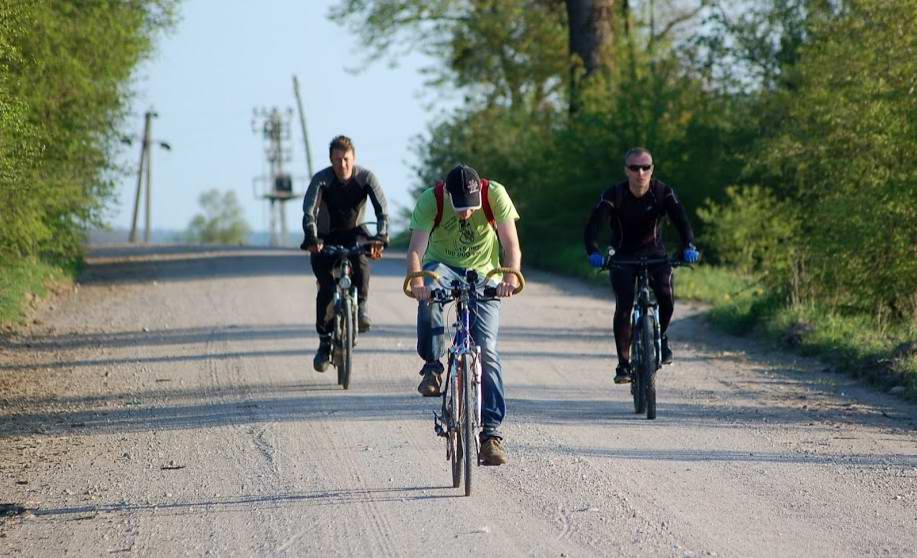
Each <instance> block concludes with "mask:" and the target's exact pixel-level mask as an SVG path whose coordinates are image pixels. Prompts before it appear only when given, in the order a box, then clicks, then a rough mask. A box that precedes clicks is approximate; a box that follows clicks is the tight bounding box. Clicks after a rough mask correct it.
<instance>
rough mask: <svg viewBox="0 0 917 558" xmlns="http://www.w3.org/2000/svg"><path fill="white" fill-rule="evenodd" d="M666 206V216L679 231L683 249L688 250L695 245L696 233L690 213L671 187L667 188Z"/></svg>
mask: <svg viewBox="0 0 917 558" xmlns="http://www.w3.org/2000/svg"><path fill="white" fill-rule="evenodd" d="M664 206H665V211H666V214H667V215H668V216H669V219H670V220H671V221H672V224H673V225H675V228H676V229H678V235H679V236H681V247H682V249H684V248H687V246H688V245H689V244H694V231H693V230H692V229H691V223H690V222H689V221H688V213H687V212H686V211H685V206H683V205H681V202H679V201H678V197H677V196H676V195H675V190H672V188H671V187H670V186H667V187H666V191H665V202H664Z"/></svg>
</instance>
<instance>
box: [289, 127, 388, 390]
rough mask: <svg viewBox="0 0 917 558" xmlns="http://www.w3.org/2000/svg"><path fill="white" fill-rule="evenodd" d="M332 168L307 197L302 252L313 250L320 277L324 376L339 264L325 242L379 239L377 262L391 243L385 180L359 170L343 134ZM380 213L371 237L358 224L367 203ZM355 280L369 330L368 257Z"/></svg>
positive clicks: (319, 365) (357, 264) (362, 321)
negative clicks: (334, 270)
mask: <svg viewBox="0 0 917 558" xmlns="http://www.w3.org/2000/svg"><path fill="white" fill-rule="evenodd" d="M328 153H329V155H330V157H331V166H330V167H327V168H325V169H322V170H321V171H319V172H317V173H316V174H315V176H313V177H312V181H311V182H310V183H309V189H308V190H306V195H305V198H304V199H303V204H302V209H303V217H302V229H303V233H304V234H305V240H303V243H302V245H301V246H300V248H302V249H303V250H308V251H309V252H311V260H312V272H313V273H315V277H316V279H318V293H317V294H316V296H315V313H316V316H315V329H316V330H317V331H318V335H319V346H318V352H316V354H315V358H314V360H313V361H312V365H313V367H314V368H315V370H317V371H318V372H324V371H325V370H327V368H328V365H329V364H330V362H331V330H332V328H333V323H334V310H333V308H331V303H332V299H333V298H334V289H335V281H334V277H332V268H333V267H334V263H335V262H334V260H333V259H332V258H328V257H326V256H325V255H324V254H322V248H323V247H324V245H325V244H342V245H345V246H347V245H352V244H354V243H355V242H358V241H365V240H367V239H370V240H378V241H380V242H381V244H373V245H372V250H371V252H370V257H371V258H372V259H374V260H375V259H379V258H380V257H382V247H383V246H384V245H386V244H388V207H387V205H386V203H385V195H384V194H383V193H382V187H381V186H380V185H379V181H378V180H377V179H376V175H374V174H373V173H372V172H371V171H370V170H369V169H366V168H363V167H358V166H356V165H355V164H354V162H355V161H356V152H355V150H354V147H353V142H352V141H351V140H350V138H348V137H346V136H337V137H335V138H334V139H332V140H331V145H330V146H329V147H328ZM367 199H368V200H369V201H370V203H372V206H373V210H374V211H375V213H376V234H375V236H371V235H370V234H369V231H368V230H367V229H366V227H365V226H358V225H359V219H360V216H361V215H362V213H363V208H364V206H365V205H366V200H367ZM351 262H352V264H353V279H354V284H355V285H356V286H357V291H358V292H357V299H358V301H359V309H360V310H359V316H358V317H357V322H358V327H359V329H360V331H361V332H363V331H368V330H369V328H370V326H371V325H372V323H371V321H370V319H369V314H368V313H367V311H366V302H367V297H368V295H369V261H368V260H367V258H366V256H363V255H360V256H354V257H353V258H352V259H351Z"/></svg>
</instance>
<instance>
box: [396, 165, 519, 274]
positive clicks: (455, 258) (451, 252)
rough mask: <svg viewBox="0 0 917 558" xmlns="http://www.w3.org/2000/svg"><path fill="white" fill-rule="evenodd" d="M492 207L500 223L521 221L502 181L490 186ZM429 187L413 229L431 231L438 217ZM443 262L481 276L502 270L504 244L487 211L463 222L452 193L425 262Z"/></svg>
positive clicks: (416, 209)
mask: <svg viewBox="0 0 917 558" xmlns="http://www.w3.org/2000/svg"><path fill="white" fill-rule="evenodd" d="M488 188H489V191H488V199H489V200H490V208H491V209H492V210H493V213H494V221H496V222H497V224H500V223H506V222H508V221H510V220H516V219H519V214H518V213H516V208H515V207H514V206H513V201H512V200H511V199H509V194H507V193H506V188H504V187H503V185H502V184H500V183H499V182H494V181H493V180H491V181H490V184H489V186H488ZM433 190H434V189H433V188H427V189H426V190H424V191H423V193H422V194H420V197H419V198H418V199H417V205H415V206H414V213H413V214H412V215H411V230H412V231H413V230H422V231H427V232H429V231H430V230H431V229H432V228H433V220H434V219H435V218H436V194H435V193H434V191H433ZM427 262H440V263H444V264H446V265H451V266H454V267H463V268H466V269H474V270H475V271H477V272H478V273H482V274H486V273H487V272H489V271H491V270H493V269H496V268H498V267H500V241H499V239H498V238H497V233H496V231H494V228H493V227H491V226H490V223H488V222H487V216H486V215H484V208H483V207H481V209H478V210H477V211H475V212H474V213H473V214H472V215H471V217H470V218H469V219H468V220H467V221H465V222H461V223H460V222H459V219H458V217H456V215H455V210H454V209H453V208H452V199H451V198H450V197H449V193H448V192H444V193H443V216H442V218H441V219H440V221H439V225H437V227H436V230H434V231H433V234H432V235H430V243H429V244H428V245H427V253H426V254H424V258H423V263H427Z"/></svg>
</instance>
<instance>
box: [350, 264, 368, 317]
mask: <svg viewBox="0 0 917 558" xmlns="http://www.w3.org/2000/svg"><path fill="white" fill-rule="evenodd" d="M350 263H351V265H352V266H353V284H354V285H356V286H357V292H358V295H357V299H358V301H359V309H360V310H359V316H357V325H358V326H359V329H360V333H365V332H367V331H369V328H371V327H372V325H373V324H372V320H370V319H369V311H368V308H367V306H366V302H367V301H368V300H369V258H367V257H366V256H364V255H362V254H361V255H359V256H354V257H352V258H350Z"/></svg>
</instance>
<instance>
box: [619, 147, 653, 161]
mask: <svg viewBox="0 0 917 558" xmlns="http://www.w3.org/2000/svg"><path fill="white" fill-rule="evenodd" d="M644 153H646V154H647V155H649V156H650V159H652V158H653V154H652V153H650V150H649V149H647V148H645V147H631V148H630V149H628V150H627V153H625V154H624V164H625V165H626V164H627V160H628V159H630V158H631V157H633V156H635V155H643V154H644Z"/></svg>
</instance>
